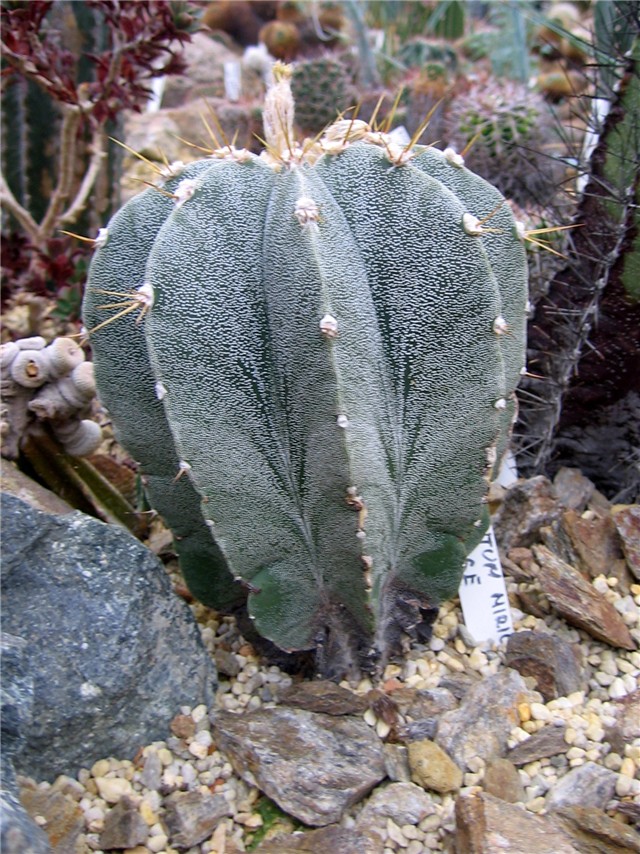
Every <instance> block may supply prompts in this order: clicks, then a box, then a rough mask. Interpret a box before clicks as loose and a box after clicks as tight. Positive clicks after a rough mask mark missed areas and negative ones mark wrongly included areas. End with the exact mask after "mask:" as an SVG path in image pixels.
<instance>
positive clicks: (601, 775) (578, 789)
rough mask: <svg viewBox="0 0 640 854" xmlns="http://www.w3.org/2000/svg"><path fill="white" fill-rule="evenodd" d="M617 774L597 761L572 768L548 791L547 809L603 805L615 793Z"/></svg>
mask: <svg viewBox="0 0 640 854" xmlns="http://www.w3.org/2000/svg"><path fill="white" fill-rule="evenodd" d="M617 776H618V775H617V774H616V773H615V771H610V770H609V769H608V768H603V767H602V765H596V763H595V762H586V763H585V764H584V765H578V766H577V767H576V768H572V769H571V770H570V771H569V772H568V774H565V776H564V777H561V778H560V779H559V780H558V782H557V783H556V784H555V785H554V786H552V788H551V789H549V791H548V792H547V796H546V809H547V811H550V810H557V809H560V807H568V806H581V807H601V806H602V805H603V804H606V803H608V802H609V801H610V800H611V798H612V797H613V795H614V792H615V788H616V779H617Z"/></svg>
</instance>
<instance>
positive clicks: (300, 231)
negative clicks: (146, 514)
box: [84, 65, 527, 676]
mask: <svg viewBox="0 0 640 854" xmlns="http://www.w3.org/2000/svg"><path fill="white" fill-rule="evenodd" d="M264 115H265V117H264V125H265V140H264V141H265V151H264V152H263V153H262V154H261V155H259V156H256V155H247V156H246V157H242V158H238V157H237V156H235V154H234V150H233V148H232V146H230V147H229V150H228V155H227V156H225V157H224V158H218V157H210V158H208V159H204V160H201V161H197V162H196V163H194V164H191V165H190V166H188V167H185V169H184V171H183V173H182V174H181V175H180V176H179V177H174V178H170V179H169V180H168V181H167V182H166V183H165V184H164V185H163V190H164V192H163V193H158V192H156V191H154V190H152V189H149V190H147V191H145V192H144V193H142V194H141V195H140V196H138V197H136V198H134V199H133V200H132V201H131V202H129V203H128V204H127V205H125V207H124V208H123V209H122V210H121V211H120V212H119V213H118V214H117V215H116V217H115V218H114V219H113V220H112V221H111V223H110V224H109V226H108V233H109V239H108V240H107V242H106V243H105V244H104V245H103V246H102V247H100V248H98V249H97V250H96V253H95V255H94V259H93V263H92V266H91V270H90V274H89V282H88V287H87V291H86V297H85V305H84V318H85V324H86V326H87V328H88V329H89V330H92V329H93V331H92V332H90V337H91V344H92V349H93V352H94V360H95V367H96V378H97V384H98V391H99V394H100V396H101V397H102V400H103V402H104V404H105V405H106V406H107V408H108V409H109V410H110V412H111V416H112V418H113V421H114V423H115V425H116V428H117V431H118V435H119V437H120V439H121V441H122V442H123V444H124V445H125V446H126V447H127V448H128V449H129V452H130V453H131V454H132V456H134V457H135V458H136V459H138V460H139V461H140V462H141V466H142V469H143V471H144V473H145V478H146V479H147V482H148V483H149V485H150V494H151V500H152V503H155V505H156V506H157V509H158V510H159V512H160V513H161V514H163V515H164V517H165V520H166V521H167V523H168V524H169V525H170V527H172V529H173V530H174V532H176V531H182V532H183V534H182V538H181V539H178V540H177V544H178V545H180V544H182V545H183V547H184V543H185V538H186V539H189V538H191V540H190V541H189V542H190V543H191V545H190V546H189V548H188V549H186V551H187V552H188V554H187V562H188V563H189V570H188V571H187V573H186V574H187V581H188V583H189V584H190V585H191V586H192V589H193V592H194V595H196V596H199V597H201V598H203V599H204V600H205V601H208V602H209V603H215V602H216V601H217V600H219V599H225V597H226V599H227V600H228V599H229V597H230V596H231V593H230V591H231V592H233V591H236V593H237V590H238V585H237V584H236V582H234V579H237V580H239V583H240V586H241V588H242V589H243V590H244V591H245V593H246V591H248V599H247V603H246V607H247V608H248V611H249V615H250V616H251V617H252V618H253V619H254V620H255V626H256V628H257V629H258V631H259V632H260V633H261V634H263V635H264V636H266V637H267V638H269V639H270V640H272V641H273V642H275V643H276V644H277V645H279V646H280V647H281V648H283V649H285V650H301V649H310V648H314V647H315V648H316V649H317V650H318V661H319V668H320V669H321V670H322V671H323V672H325V673H326V674H328V675H332V676H337V675H342V674H343V673H345V672H353V671H356V670H358V668H362V667H372V666H375V665H376V664H380V663H383V662H384V661H386V660H387V659H388V657H389V656H390V655H393V654H394V653H395V652H397V651H398V649H399V644H400V640H401V637H402V635H403V633H405V632H406V633H409V634H414V635H415V634H416V633H418V632H419V631H420V626H421V624H423V623H424V620H425V619H428V615H430V614H432V613H433V609H434V607H435V606H437V604H438V602H439V601H441V600H442V599H443V598H446V597H449V596H451V595H453V594H454V593H455V591H456V589H457V586H458V584H459V580H460V576H461V572H462V568H463V565H464V560H465V557H466V554H467V553H468V551H469V550H470V549H471V548H472V547H473V545H474V544H475V542H476V541H477V540H478V539H479V538H480V537H481V535H482V533H483V531H484V528H485V527H486V518H485V514H484V500H485V494H486V490H487V477H488V475H489V474H490V471H491V470H492V469H493V468H494V467H495V466H496V465H498V461H499V457H500V455H501V453H502V451H503V450H504V448H505V446H506V444H507V442H508V436H509V432H510V428H511V423H512V420H513V417H514V412H515V400H514V390H515V386H516V384H517V382H518V380H519V378H520V371H521V369H522V367H523V364H524V329H525V306H526V298H527V297H526V265H525V259H524V250H523V246H522V241H521V239H520V237H519V235H518V230H517V227H516V223H515V221H514V219H513V216H512V214H511V211H510V209H509V206H508V205H506V204H504V203H503V202H504V199H503V198H502V196H501V195H500V193H499V192H498V191H497V190H495V189H494V188H493V187H491V185H489V184H487V182H486V181H484V180H483V179H481V178H479V177H477V176H476V175H474V174H473V173H471V172H470V171H469V170H467V169H466V168H465V167H464V165H463V164H462V163H461V162H460V160H459V158H457V157H453V156H452V155H451V153H449V154H448V155H446V156H445V154H443V153H442V152H439V151H436V150H435V149H430V148H427V147H424V146H419V145H416V144H415V141H412V142H411V143H410V144H408V145H407V146H398V145H397V144H396V143H394V141H393V140H392V139H391V137H389V136H388V135H387V134H386V133H385V132H383V131H380V130H376V129H374V128H371V127H370V126H369V125H367V124H366V123H364V122H361V121H359V120H356V119H353V120H348V119H341V120H340V121H338V122H336V123H335V124H334V125H333V126H331V127H330V128H329V129H328V130H327V132H326V133H324V134H323V135H322V136H320V137H319V138H318V139H317V140H315V141H307V142H306V143H304V144H303V145H301V144H299V143H297V142H296V140H295V138H294V130H293V129H294V103H293V99H292V96H291V91H290V69H288V68H287V67H285V66H282V65H277V66H276V68H275V73H274V85H273V87H272V88H271V90H270V91H269V92H268V94H267V97H266V103H265V110H264ZM184 181H189V182H190V183H189V185H188V186H189V187H190V192H189V194H188V197H184V198H183V199H179V200H176V198H175V197H176V196H177V195H179V194H178V193H177V188H178V187H179V186H180V184H181V182H184ZM489 220H490V221H489ZM142 284H145V285H148V286H149V287H150V289H151V291H150V292H151V295H152V296H151V298H150V304H149V307H148V309H147V310H146V312H145V313H144V316H143V317H142V319H141V320H140V322H138V323H136V320H135V318H134V315H135V312H133V311H131V312H129V311H122V310H120V311H118V307H116V308H114V309H112V311H113V312H114V316H115V314H118V315H119V316H118V319H117V320H115V321H114V322H112V323H108V322H107V323H104V319H105V318H104V313H103V311H101V310H100V306H101V305H103V306H104V305H105V304H108V299H109V298H108V297H105V294H104V292H105V291H106V292H111V293H113V294H123V293H125V294H130V293H131V292H132V291H133V290H134V289H136V288H139V287H140V286H141V285H142ZM114 302H115V303H118V300H117V299H116V300H115V301H114ZM178 475H180V476H178ZM153 490H156V492H155V499H154V493H153ZM178 491H181V492H180V495H181V498H180V501H178V500H177V499H176V496H177V494H178ZM187 493H188V495H187ZM185 496H186V497H185ZM345 496H346V498H345ZM159 504H161V505H162V506H158V505H159ZM184 532H186V533H184ZM205 535H206V536H205ZM185 548H186V547H185ZM198 549H201V550H202V549H204V550H205V551H206V550H207V549H208V550H209V551H211V550H213V551H215V552H216V555H217V560H216V561H214V562H213V564H215V565H212V563H211V561H207V560H204V559H203V558H202V555H200V556H199V555H198ZM216 550H217V551H216ZM203 554H204V552H203ZM363 567H364V571H363ZM234 584H236V586H235V587H234ZM225 585H226V586H225ZM231 598H233V596H231ZM236 598H237V597H236ZM329 651H331V652H329Z"/></svg>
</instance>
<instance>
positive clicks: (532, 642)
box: [505, 632, 585, 701]
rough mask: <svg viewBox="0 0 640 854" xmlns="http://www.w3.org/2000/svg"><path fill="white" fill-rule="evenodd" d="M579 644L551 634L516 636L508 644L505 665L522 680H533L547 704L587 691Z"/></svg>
mask: <svg viewBox="0 0 640 854" xmlns="http://www.w3.org/2000/svg"><path fill="white" fill-rule="evenodd" d="M580 657H581V651H580V646H579V644H570V643H567V642H566V641H564V640H563V639H562V638H561V637H558V635H556V634H551V633H548V632H515V633H514V634H512V635H511V636H510V637H509V640H508V641H507V654H506V658H505V663H506V664H507V665H508V666H509V667H513V669H514V670H517V671H518V673H520V674H521V675H522V676H533V678H534V679H535V680H536V688H537V690H538V691H540V693H541V694H542V696H543V697H544V699H545V700H546V701H549V700H553V699H555V698H556V697H565V696H567V695H568V694H572V693H573V692H574V691H579V690H580V689H581V688H584V687H585V686H584V678H583V669H582V666H581V661H580Z"/></svg>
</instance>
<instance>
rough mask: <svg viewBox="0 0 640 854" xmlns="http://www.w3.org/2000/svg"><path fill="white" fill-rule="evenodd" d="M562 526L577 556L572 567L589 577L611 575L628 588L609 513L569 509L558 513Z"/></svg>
mask: <svg viewBox="0 0 640 854" xmlns="http://www.w3.org/2000/svg"><path fill="white" fill-rule="evenodd" d="M562 527H563V528H564V530H565V531H566V532H567V534H568V535H569V538H570V540H571V545H572V546H573V550H574V553H575V554H576V556H577V558H578V562H577V563H576V567H577V568H578V569H579V570H581V571H582V572H583V573H584V574H585V575H586V576H587V577H589V578H597V576H598V575H614V576H615V577H616V578H619V579H620V580H621V581H622V582H623V586H624V588H625V592H626V590H628V586H629V581H631V580H632V579H631V578H630V577H628V578H627V577H626V576H628V570H627V567H626V564H625V560H624V556H623V553H622V547H621V543H620V538H619V536H618V532H617V531H616V525H615V522H614V521H613V519H612V518H611V515H610V514H609V513H603V514H599V513H593V512H592V511H590V512H588V513H585V514H584V515H582V516H581V515H580V514H578V513H576V512H575V511H574V510H569V511H568V512H566V513H563V515H562Z"/></svg>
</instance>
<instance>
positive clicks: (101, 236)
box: [93, 228, 109, 249]
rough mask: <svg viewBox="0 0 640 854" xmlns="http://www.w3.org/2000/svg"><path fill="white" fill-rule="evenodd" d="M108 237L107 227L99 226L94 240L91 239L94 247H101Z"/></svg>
mask: <svg viewBox="0 0 640 854" xmlns="http://www.w3.org/2000/svg"><path fill="white" fill-rule="evenodd" d="M108 239H109V229H108V228H99V229H98V233H97V234H96V237H95V240H94V241H93V243H94V246H95V247H96V249H102V247H103V246H104V245H105V244H106V242H107V240H108Z"/></svg>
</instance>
